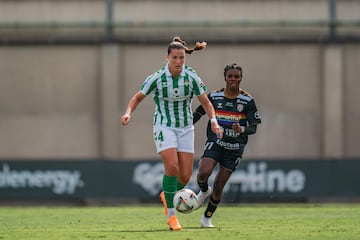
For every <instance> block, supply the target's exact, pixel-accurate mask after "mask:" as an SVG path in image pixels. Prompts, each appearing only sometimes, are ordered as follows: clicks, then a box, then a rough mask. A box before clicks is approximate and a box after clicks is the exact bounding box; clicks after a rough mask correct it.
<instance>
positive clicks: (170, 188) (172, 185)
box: [162, 175, 177, 208]
mask: <svg viewBox="0 0 360 240" xmlns="http://www.w3.org/2000/svg"><path fill="white" fill-rule="evenodd" d="M162 187H163V191H164V195H165V199H166V206H167V207H168V208H174V202H173V199H174V195H175V193H176V187H177V176H166V175H164V177H163V182H162Z"/></svg>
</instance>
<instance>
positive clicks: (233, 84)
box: [225, 69, 241, 89]
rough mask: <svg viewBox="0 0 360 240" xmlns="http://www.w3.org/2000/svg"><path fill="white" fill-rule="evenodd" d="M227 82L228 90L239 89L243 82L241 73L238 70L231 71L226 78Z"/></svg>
mask: <svg viewBox="0 0 360 240" xmlns="http://www.w3.org/2000/svg"><path fill="white" fill-rule="evenodd" d="M225 82H226V87H227V88H234V89H235V88H236V89H238V88H239V86H240V82H241V73H240V71H239V70H237V69H230V70H229V71H228V72H227V73H226V76H225Z"/></svg>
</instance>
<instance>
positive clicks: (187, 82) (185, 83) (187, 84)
mask: <svg viewBox="0 0 360 240" xmlns="http://www.w3.org/2000/svg"><path fill="white" fill-rule="evenodd" d="M184 85H185V86H186V87H187V86H189V80H187V79H186V80H185V81H184Z"/></svg>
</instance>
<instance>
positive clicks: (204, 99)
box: [198, 93, 223, 138]
mask: <svg viewBox="0 0 360 240" xmlns="http://www.w3.org/2000/svg"><path fill="white" fill-rule="evenodd" d="M198 100H199V102H200V103H201V105H202V107H203V108H204V110H205V112H206V114H207V115H208V117H209V119H210V122H211V130H212V131H213V133H215V134H216V135H217V136H218V137H219V138H222V135H223V131H222V129H221V128H220V125H219V124H218V122H217V120H216V115H215V109H214V107H213V105H212V104H211V102H210V100H209V98H208V96H207V95H206V94H205V93H203V94H201V95H200V96H198Z"/></svg>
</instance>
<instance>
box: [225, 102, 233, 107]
mask: <svg viewBox="0 0 360 240" xmlns="http://www.w3.org/2000/svg"><path fill="white" fill-rule="evenodd" d="M225 107H231V108H232V107H234V104H233V103H232V102H226V103H225Z"/></svg>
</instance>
